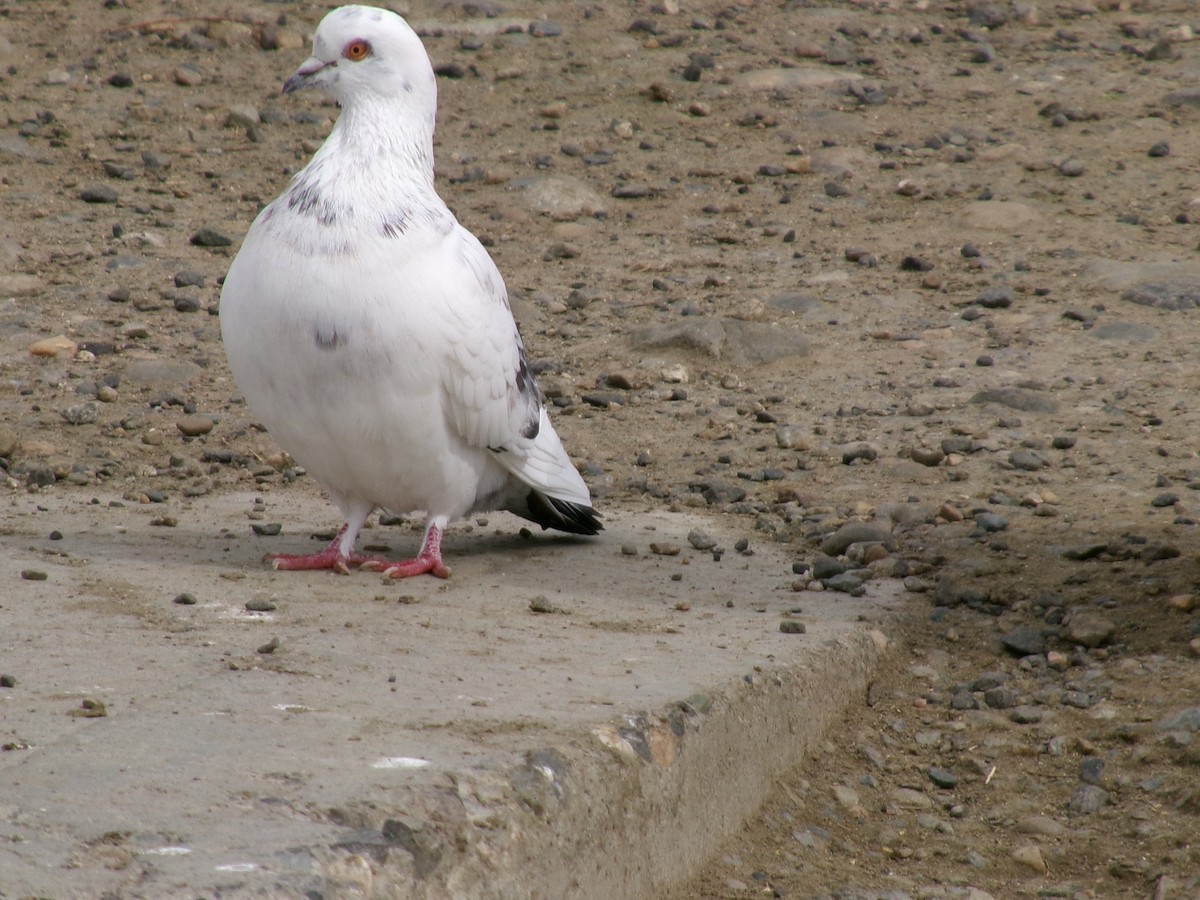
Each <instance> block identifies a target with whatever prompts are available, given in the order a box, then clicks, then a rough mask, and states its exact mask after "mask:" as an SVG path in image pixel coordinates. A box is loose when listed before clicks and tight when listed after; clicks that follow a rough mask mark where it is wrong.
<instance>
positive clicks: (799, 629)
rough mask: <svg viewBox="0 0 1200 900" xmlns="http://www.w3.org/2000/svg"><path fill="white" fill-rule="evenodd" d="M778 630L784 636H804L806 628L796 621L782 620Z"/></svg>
mask: <svg viewBox="0 0 1200 900" xmlns="http://www.w3.org/2000/svg"><path fill="white" fill-rule="evenodd" d="M779 630H780V631H782V632H783V633H784V634H806V633H807V632H808V628H806V627H805V625H804V623H803V622H799V621H797V620H796V619H784V620H783V621H781V622H780V623H779Z"/></svg>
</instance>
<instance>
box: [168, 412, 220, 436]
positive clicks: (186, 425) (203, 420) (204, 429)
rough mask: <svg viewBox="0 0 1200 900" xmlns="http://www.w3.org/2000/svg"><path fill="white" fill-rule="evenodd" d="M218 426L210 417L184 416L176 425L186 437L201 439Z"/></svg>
mask: <svg viewBox="0 0 1200 900" xmlns="http://www.w3.org/2000/svg"><path fill="white" fill-rule="evenodd" d="M216 424H217V423H216V422H215V421H213V419H212V418H211V417H210V416H184V417H183V418H182V419H180V420H179V421H177V422H176V423H175V427H176V428H178V429H179V431H180V432H181V433H182V434H183V435H184V436H185V437H200V436H201V435H205V434H208V433H209V432H210V431H212V430H213V427H214V426H215V425H216Z"/></svg>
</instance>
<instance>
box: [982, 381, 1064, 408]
mask: <svg viewBox="0 0 1200 900" xmlns="http://www.w3.org/2000/svg"><path fill="white" fill-rule="evenodd" d="M971 402H972V403H979V404H984V403H996V404H998V405H1000V406H1007V407H1008V408H1009V409H1019V410H1020V411H1021V412H1055V411H1056V410H1057V409H1058V403H1056V402H1055V401H1054V399H1053V398H1052V397H1048V396H1046V395H1045V394H1044V393H1043V392H1041V391H1031V390H1029V389H1027V388H1018V387H1004V388H990V389H988V390H983V391H980V392H979V393H977V394H976V395H975V396H974V397H972V398H971Z"/></svg>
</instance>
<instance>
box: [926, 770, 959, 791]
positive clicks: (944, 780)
mask: <svg viewBox="0 0 1200 900" xmlns="http://www.w3.org/2000/svg"><path fill="white" fill-rule="evenodd" d="M925 774H927V775H928V776H929V780H930V781H932V782H933V783H934V784H936V785H937V786H938V787H940V788H952V787H956V786H957V785H958V776H957V775H955V774H954V773H953V772H951V771H949V770H947V769H942V768H939V767H937V766H930V767H929V770H928V772H926V773H925Z"/></svg>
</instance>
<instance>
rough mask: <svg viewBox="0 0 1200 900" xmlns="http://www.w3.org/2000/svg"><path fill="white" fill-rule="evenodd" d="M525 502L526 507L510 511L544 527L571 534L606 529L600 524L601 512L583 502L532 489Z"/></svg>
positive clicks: (597, 531) (593, 532)
mask: <svg viewBox="0 0 1200 900" xmlns="http://www.w3.org/2000/svg"><path fill="white" fill-rule="evenodd" d="M525 504H526V508H524V509H513V510H510V512H514V513H516V514H517V515H519V516H521V517H523V518H526V519H528V520H529V521H531V522H534V523H536V524H538V525H541V526H542V528H543V529H545V528H553V529H555V530H557V531H566V532H569V533H571V534H599V533H600V532H601V531H603V530H604V526H603V525H601V524H600V514H599V513H597V512H596V511H595V510H594V509H592V508H591V507H590V506H584V505H583V504H582V503H572V502H571V501H570V500H560V499H558V498H557V497H551V496H550V495H548V494H543V493H542V492H541V491H538V490H530V492H529V493H528V494H526V495H525Z"/></svg>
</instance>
